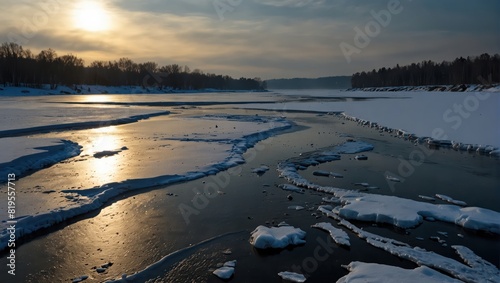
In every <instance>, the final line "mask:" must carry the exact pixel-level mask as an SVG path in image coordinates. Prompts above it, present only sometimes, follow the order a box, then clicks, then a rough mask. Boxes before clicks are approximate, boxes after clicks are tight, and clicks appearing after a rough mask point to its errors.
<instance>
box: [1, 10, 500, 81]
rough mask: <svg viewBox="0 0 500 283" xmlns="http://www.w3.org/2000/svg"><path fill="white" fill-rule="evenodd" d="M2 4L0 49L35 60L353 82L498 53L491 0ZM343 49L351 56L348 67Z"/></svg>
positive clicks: (498, 27)
mask: <svg viewBox="0 0 500 283" xmlns="http://www.w3.org/2000/svg"><path fill="white" fill-rule="evenodd" d="M375 2H376V3H375ZM0 5H1V6H2V12H1V16H0V42H11V41H14V42H16V43H19V44H21V45H22V46H23V47H25V48H29V49H31V50H32V51H33V52H34V53H37V52H39V51H41V50H43V49H48V48H52V49H54V50H56V51H57V52H58V55H64V54H68V53H71V54H74V55H77V56H78V57H81V58H83V59H84V60H85V63H86V64H90V62H92V61H94V60H117V59H119V58H120V57H128V58H130V59H132V60H134V61H135V62H145V61H155V62H157V63H158V64H160V65H165V64H174V63H175V64H179V65H188V66H190V67H191V68H197V69H201V70H203V71H205V72H211V73H218V74H227V75H231V76H233V77H240V76H243V77H261V78H263V79H271V78H293V77H324V76H333V75H351V74H353V73H355V72H358V71H363V70H371V69H374V68H379V67H384V66H394V65H396V64H400V65H404V64H409V63H413V62H420V61H422V60H433V61H436V62H441V61H443V60H453V59H454V58H456V57H460V56H472V55H480V54H482V53H490V54H494V53H500V21H498V18H500V2H499V1H496V0H485V1H481V2H480V3H479V2H474V1H465V0H459V1H453V0H443V1H432V0H422V1H411V0H401V1H397V0H383V1H368V0H358V1H347V0H339V1H335V0H332V1H327V0H169V1H159V0H149V1H132V0H103V1H96V0H76V1H63V0H42V1H35V0H23V1H13V0H0ZM391 5H392V6H391ZM389 7H393V8H394V9H393V11H392V12H391V13H390V19H387V18H385V20H386V22H385V23H382V24H379V30H377V29H376V28H375V29H374V27H373V26H372V27H371V28H372V29H371V31H372V34H375V35H374V36H370V37H369V42H368V43H367V44H364V45H363V46H361V45H359V44H358V45H356V42H355V37H356V34H357V32H358V30H362V31H366V28H367V27H368V26H369V25H370V23H373V21H374V20H375V19H374V17H375V16H374V15H375V14H378V15H381V14H380V13H381V12H380V11H390V10H391V9H390V8H389ZM394 11H397V12H396V13H395V12H394ZM385 15H387V14H385ZM379 23H380V22H379ZM342 43H344V45H343V46H344V47H345V46H347V45H345V44H349V45H350V46H353V47H356V48H357V49H358V50H357V52H356V53H352V54H351V55H350V56H348V57H350V58H349V59H350V60H346V56H345V55H344V53H345V52H344V53H343V52H342V50H341V47H340V46H341V45H342ZM348 61H349V62H348Z"/></svg>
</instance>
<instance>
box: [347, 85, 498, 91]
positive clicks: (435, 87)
mask: <svg viewBox="0 0 500 283" xmlns="http://www.w3.org/2000/svg"><path fill="white" fill-rule="evenodd" d="M347 91H391V92H394V91H450V92H473V91H490V92H500V85H493V86H490V85H482V84H460V85H424V86H386V87H364V88H350V89H347Z"/></svg>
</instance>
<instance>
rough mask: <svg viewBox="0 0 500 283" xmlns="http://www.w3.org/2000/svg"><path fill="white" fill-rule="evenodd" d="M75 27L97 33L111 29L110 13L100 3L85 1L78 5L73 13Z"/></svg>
mask: <svg viewBox="0 0 500 283" xmlns="http://www.w3.org/2000/svg"><path fill="white" fill-rule="evenodd" d="M73 20H74V22H75V26H76V27H77V28H79V29H83V30H86V31H91V32H96V31H103V30H107V29H109V28H110V25H111V21H110V16H109V12H108V11H106V8H105V7H104V6H103V5H102V4H101V3H100V2H98V1H91V0H83V1H80V2H78V3H77V4H76V6H75V10H74V12H73Z"/></svg>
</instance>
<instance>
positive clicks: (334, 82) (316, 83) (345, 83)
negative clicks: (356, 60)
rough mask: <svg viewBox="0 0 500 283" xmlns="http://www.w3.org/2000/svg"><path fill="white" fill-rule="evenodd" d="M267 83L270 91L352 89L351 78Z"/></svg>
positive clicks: (299, 79)
mask: <svg viewBox="0 0 500 283" xmlns="http://www.w3.org/2000/svg"><path fill="white" fill-rule="evenodd" d="M266 83H267V87H268V88H270V89H345V88H350V87H351V76H336V77H322V78H316V79H308V78H293V79H273V80H267V81H266Z"/></svg>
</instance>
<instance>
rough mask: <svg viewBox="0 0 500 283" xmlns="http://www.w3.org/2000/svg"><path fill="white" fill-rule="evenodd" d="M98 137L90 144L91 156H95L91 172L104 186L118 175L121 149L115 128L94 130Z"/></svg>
mask: <svg viewBox="0 0 500 283" xmlns="http://www.w3.org/2000/svg"><path fill="white" fill-rule="evenodd" d="M92 131H93V132H94V133H96V134H97V135H96V137H95V139H94V141H93V142H92V144H90V150H91V152H89V153H90V155H91V156H93V157H94V158H92V163H91V168H92V169H91V170H92V171H93V176H94V178H97V179H99V181H100V182H101V183H103V184H105V183H109V182H112V181H113V180H114V177H116V176H115V175H116V174H117V173H118V167H119V165H120V163H121V162H122V157H121V156H120V154H119V153H120V151H121V147H120V144H119V140H118V139H117V137H118V136H117V135H115V132H116V128H115V127H103V128H99V129H94V130H92Z"/></svg>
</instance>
